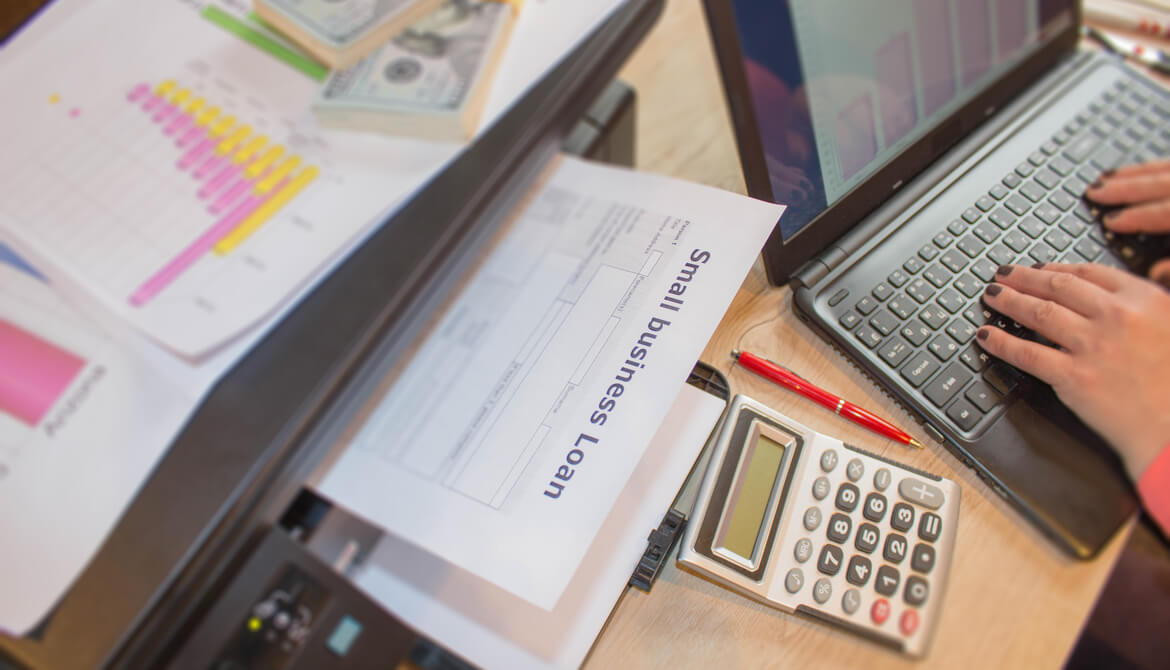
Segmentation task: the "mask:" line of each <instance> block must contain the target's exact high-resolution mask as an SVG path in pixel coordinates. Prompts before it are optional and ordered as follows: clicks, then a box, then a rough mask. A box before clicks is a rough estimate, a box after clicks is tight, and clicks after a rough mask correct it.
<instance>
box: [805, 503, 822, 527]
mask: <svg viewBox="0 0 1170 670" xmlns="http://www.w3.org/2000/svg"><path fill="white" fill-rule="evenodd" d="M819 525H821V508H819V507H810V508H808V509H806V510H805V511H804V528H805V530H816V529H817V526H819Z"/></svg>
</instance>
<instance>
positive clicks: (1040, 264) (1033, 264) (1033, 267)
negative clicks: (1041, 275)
mask: <svg viewBox="0 0 1170 670" xmlns="http://www.w3.org/2000/svg"><path fill="white" fill-rule="evenodd" d="M1045 265H1048V264H1047V263H1032V269H1033V270H1039V269H1041V268H1043V267H1044V266H1045Z"/></svg>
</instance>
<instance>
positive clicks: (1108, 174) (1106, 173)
mask: <svg viewBox="0 0 1170 670" xmlns="http://www.w3.org/2000/svg"><path fill="white" fill-rule="evenodd" d="M1115 174H1117V170H1106V171H1104V172H1102V173H1101V176H1102V177H1112V176H1113V175H1115Z"/></svg>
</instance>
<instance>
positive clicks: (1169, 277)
mask: <svg viewBox="0 0 1170 670" xmlns="http://www.w3.org/2000/svg"><path fill="white" fill-rule="evenodd" d="M1154 281H1156V282H1158V283H1159V284H1161V285H1162V286H1163V287H1165V288H1168V289H1170V272H1164V273H1162V274H1160V275H1158V276H1157V277H1154Z"/></svg>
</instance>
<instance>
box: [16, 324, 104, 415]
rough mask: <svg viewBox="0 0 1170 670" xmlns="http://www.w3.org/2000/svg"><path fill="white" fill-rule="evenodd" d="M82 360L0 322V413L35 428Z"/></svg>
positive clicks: (70, 379)
mask: <svg viewBox="0 0 1170 670" xmlns="http://www.w3.org/2000/svg"><path fill="white" fill-rule="evenodd" d="M84 367H85V360H84V359H82V358H80V357H79V356H76V355H74V354H73V353H71V352H69V351H66V350H65V349H62V348H61V347H58V346H57V345H55V344H53V343H51V342H48V341H45V340H43V339H41V338H40V337H38V336H36V335H34V334H33V333H30V332H28V331H27V330H24V329H23V328H20V327H18V326H16V325H14V324H12V323H9V322H7V321H5V320H4V319H0V412H3V413H5V414H8V415H9V416H12V417H13V418H15V419H16V420H17V421H20V422H21V423H24V424H27V425H28V426H32V427H35V426H36V425H37V424H39V423H40V421H41V419H42V418H44V416H45V414H47V413H48V411H49V410H50V409H52V407H53V405H54V404H56V402H57V400H58V398H60V397H61V394H62V393H64V392H65V389H67V388H68V387H69V384H70V383H72V382H73V379H74V378H75V377H76V376H77V374H78V373H79V372H81V370H82V368H84Z"/></svg>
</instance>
